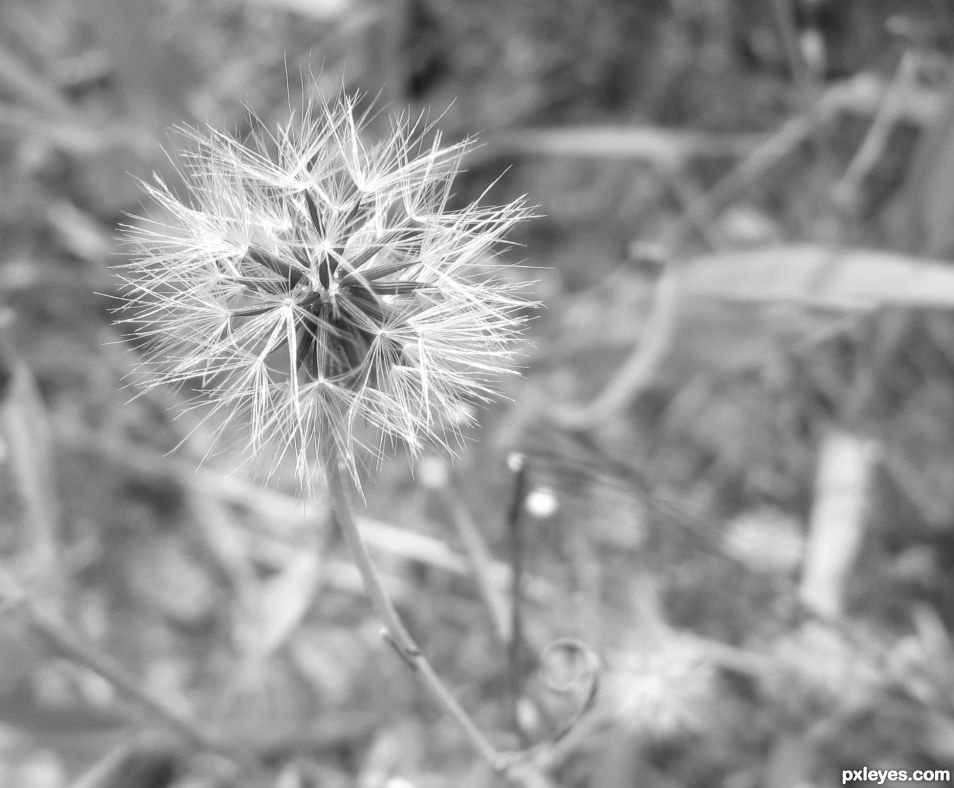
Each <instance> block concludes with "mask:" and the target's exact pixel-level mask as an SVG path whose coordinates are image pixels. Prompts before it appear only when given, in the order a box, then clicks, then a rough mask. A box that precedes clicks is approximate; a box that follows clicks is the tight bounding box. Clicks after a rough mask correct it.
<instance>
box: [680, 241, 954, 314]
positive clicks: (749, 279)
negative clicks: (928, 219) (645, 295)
mask: <svg viewBox="0 0 954 788" xmlns="http://www.w3.org/2000/svg"><path fill="white" fill-rule="evenodd" d="M686 269H687V270H686V273H685V274H684V276H683V280H682V282H683V287H684V289H685V292H686V294H695V295H700V296H708V297H712V298H718V299H725V300H729V301H747V302H757V303H769V302H777V303H789V304H796V305H804V306H808V307H818V308H825V309H836V310H841V309H848V310H852V309H875V308H881V307H903V308H909V309H938V308H940V309H951V308H954V271H952V270H951V267H950V266H949V265H947V264H946V263H944V262H942V261H939V260H927V259H921V258H917V257H912V256H909V255H905V254H895V253H891V252H879V251H874V250H869V249H832V248H829V247H825V246H814V245H811V244H796V245H791V246H783V247H768V248H764V249H756V250H753V251H747V252H727V253H724V254H719V255H713V256H709V257H702V258H697V259H696V260H693V261H691V262H689V263H687V264H686Z"/></svg>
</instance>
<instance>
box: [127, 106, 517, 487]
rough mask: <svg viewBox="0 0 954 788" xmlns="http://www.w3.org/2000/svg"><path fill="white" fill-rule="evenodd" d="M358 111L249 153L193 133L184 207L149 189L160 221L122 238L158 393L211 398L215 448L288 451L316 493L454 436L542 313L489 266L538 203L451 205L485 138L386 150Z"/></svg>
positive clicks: (336, 113)
mask: <svg viewBox="0 0 954 788" xmlns="http://www.w3.org/2000/svg"><path fill="white" fill-rule="evenodd" d="M355 103H356V99H354V98H347V97H344V98H340V99H338V100H336V101H334V102H325V101H323V100H315V101H314V103H312V104H311V105H310V106H308V107H306V108H305V111H304V112H303V113H301V115H300V116H299V117H298V118H293V120H292V121H291V122H290V123H289V124H288V125H287V126H285V127H282V128H279V129H278V130H277V132H274V133H270V132H267V131H265V130H264V129H263V128H262V127H261V124H260V123H257V122H256V131H255V132H254V133H252V134H251V135H250V136H249V137H248V139H246V140H243V141H239V140H237V139H234V138H232V137H230V136H228V135H226V134H223V133H220V132H218V131H216V130H214V129H208V130H205V131H196V130H192V131H191V132H190V136H191V137H192V139H193V142H194V149H193V150H192V151H191V152H189V153H186V154H183V160H184V162H185V165H184V166H183V167H182V175H183V180H184V181H185V183H186V193H185V196H184V197H180V196H177V195H176V194H175V193H174V192H173V190H172V189H171V188H170V187H168V186H167V185H166V184H165V183H164V182H163V181H162V180H161V179H159V178H158V177H156V179H155V181H154V183H152V184H147V185H146V189H147V191H148V193H149V195H150V196H151V198H152V199H153V200H154V201H155V203H157V207H158V208H159V214H158V216H157V217H155V218H137V221H136V222H135V223H134V224H132V225H131V226H129V227H127V228H126V238H127V240H128V241H129V242H130V244H131V245H132V247H133V254H132V262H130V263H128V264H127V265H125V266H122V267H121V269H120V276H121V277H122V278H123V280H124V291H123V297H124V299H125V304H124V306H123V310H124V314H123V320H122V322H124V323H126V324H127V325H130V326H132V327H133V329H134V333H135V334H136V335H138V336H139V337H140V338H141V339H145V340H146V350H145V355H144V361H143V364H142V369H141V371H142V372H144V373H145V376H144V380H145V382H146V385H149V386H154V385H166V384H175V385H184V384H187V383H188V384H189V385H190V386H192V387H197V388H199V389H202V390H203V392H202V394H203V396H202V397H200V398H199V400H201V401H211V404H212V408H211V411H208V410H207V412H208V413H209V414H210V415H213V414H217V419H216V424H217V427H216V440H217V441H220V440H221V438H222V436H223V435H225V434H226V431H228V432H229V433H233V434H235V435H239V436H241V441H242V445H244V447H245V449H246V450H247V452H248V453H249V454H250V455H251V456H253V457H255V458H257V459H259V460H261V459H262V458H263V457H267V458H268V460H266V461H265V464H266V465H267V466H268V467H267V468H266V471H268V470H270V469H272V468H275V467H277V465H278V463H279V461H280V459H281V455H284V454H286V453H290V454H291V455H292V456H293V457H294V459H295V462H296V468H297V474H298V477H299V479H300V480H301V482H302V484H303V486H304V488H305V489H310V488H311V487H312V486H313V484H314V483H315V482H316V481H317V479H318V478H320V474H321V468H322V466H323V464H324V463H325V462H327V461H328V460H329V459H330V458H336V459H338V460H340V461H343V462H344V463H345V465H346V466H347V467H348V468H349V470H350V471H351V472H352V474H353V475H354V476H355V479H356V480H357V465H358V459H359V458H360V457H361V456H372V457H374V456H380V455H381V452H382V451H383V449H384V448H385V446H386V445H387V444H389V443H392V442H395V441H398V442H403V443H404V444H405V445H406V446H407V447H408V449H409V450H410V452H411V453H412V454H417V453H418V452H419V451H420V450H421V448H422V447H423V446H424V445H425V444H428V443H432V444H433V443H436V444H438V445H444V446H446V445H449V444H450V443H451V442H454V441H455V440H456V439H458V438H459V436H460V429H461V427H462V426H463V425H464V424H466V423H467V422H468V421H470V420H471V419H472V418H473V415H472V413H473V409H472V407H471V405H472V404H473V403H474V402H480V401H486V400H488V399H490V398H491V397H493V395H494V385H495V380H496V379H497V378H498V377H499V375H500V374H501V373H503V372H506V371H510V369H511V361H512V356H513V355H514V352H515V346H514V340H515V339H516V338H517V335H518V333H519V330H520V328H521V326H522V323H523V321H524V319H525V318H524V316H525V315H526V314H527V307H528V306H530V304H528V302H527V301H526V300H525V299H523V298H521V297H520V295H519V294H518V292H517V289H518V288H517V287H516V286H515V285H514V284H513V283H512V282H511V281H509V280H508V279H507V278H506V277H502V276H501V275H500V273H501V266H500V264H499V263H496V262H495V260H494V257H493V254H494V251H495V249H496V248H497V247H498V246H499V244H500V243H501V242H502V241H503V238H504V235H505V233H506V232H507V230H508V229H509V228H510V227H511V226H512V225H513V224H514V223H516V222H517V221H519V220H521V219H523V218H525V217H526V216H527V215H528V208H527V206H526V204H525V203H524V202H523V201H522V200H518V201H515V202H512V203H510V204H508V205H505V206H502V207H483V206H481V205H479V204H477V203H474V204H471V205H469V206H467V207H465V208H463V209H458V210H451V209H449V208H448V201H449V199H450V196H451V186H452V182H453V179H454V177H455V175H456V174H457V172H458V170H459V167H460V161H461V156H462V155H463V154H464V153H465V152H466V151H467V150H468V148H469V147H470V143H469V142H464V143H459V144H454V145H447V146H445V145H442V144H441V139H440V135H439V134H431V132H432V129H431V128H430V127H429V126H427V125H426V124H425V123H424V121H423V119H422V118H418V119H416V120H414V119H411V118H410V117H408V116H400V117H395V118H393V119H392V125H391V133H390V135H388V136H387V138H386V139H384V140H383V141H381V142H378V143H375V144H370V143H368V142H367V141H366V140H365V139H364V134H363V132H362V124H361V121H360V120H356V118H355ZM425 136H430V137H431V139H432V142H430V144H428V143H425V141H424V138H425ZM272 450H273V451H274V453H273V451H272ZM259 464H261V463H259Z"/></svg>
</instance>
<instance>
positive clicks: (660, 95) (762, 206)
mask: <svg viewBox="0 0 954 788" xmlns="http://www.w3.org/2000/svg"><path fill="white" fill-rule="evenodd" d="M952 47H954V7H952V6H951V4H950V3H948V2H945V0H837V1H836V0H761V1H760V0H551V1H550V2H543V1H542V0H509V1H508V2H504V1H503V0H488V2H483V3H477V2H463V1H462V0H457V2H455V1H454V0H387V2H385V1H384V0H207V1H206V2H203V3H189V2H184V0H164V1H163V2H155V0H152V1H150V0H84V2H80V3H72V2H68V1H67V0H6V2H4V3H3V4H2V5H0V184H2V191H0V239H2V243H0V310H2V312H0V397H2V399H0V437H2V441H0V554H2V561H3V564H2V565H3V572H2V573H0V581H2V582H0V593H2V596H3V599H4V603H3V607H2V608H0V784H2V785H10V786H17V788H63V787H65V786H71V787H72V788H163V787H164V786H175V788H187V787H188V788H211V787H212V786H217V787H222V788H224V787H225V786H245V785H270V786H272V785H273V786H276V788H292V787H293V786H349V785H360V786H368V787H369V788H370V787H371V786H391V788H398V787H399V786H408V785H411V786H445V785H461V786H475V787H476V786H490V785H497V784H501V785H502V784H507V778H504V777H500V776H494V775H492V774H491V773H490V772H489V771H488V769H487V768H486V766H484V765H482V764H479V763H478V764H475V763H474V758H473V757H472V755H471V753H470V752H469V751H468V750H467V748H466V746H465V745H464V744H463V742H462V741H461V739H460V737H459V735H458V733H457V731H456V730H455V729H454V728H453V727H452V726H450V725H449V724H448V723H447V721H446V720H443V719H441V718H440V717H439V716H438V715H437V713H436V712H435V710H434V709H433V708H431V707H430V705H429V704H428V703H427V702H426V700H424V699H423V698H422V697H421V696H420V695H419V694H418V692H417V691H416V687H415V682H414V680H413V677H412V676H410V675H408V674H407V671H406V667H405V666H404V665H403V664H402V663H401V661H400V660H399V659H397V658H396V657H394V655H392V654H391V653H390V652H389V651H388V650H387V649H386V648H383V647H382V646H381V643H380V641H379V638H378V634H377V631H378V625H377V623H376V622H375V621H374V620H373V619H372V618H371V617H370V615H369V613H368V610H367V606H366V603H365V602H364V600H363V597H362V594H361V591H360V586H359V582H358V578H357V575H356V573H355V572H354V571H353V570H352V569H351V567H350V565H349V563H348V561H347V556H346V554H345V552H344V550H343V549H342V546H341V545H339V544H338V543H337V541H336V538H335V534H334V532H333V530H332V529H330V528H329V523H328V516H327V514H326V513H325V511H324V507H323V506H322V505H321V503H320V502H319V503H317V504H309V505H307V506H306V505H305V504H303V503H302V502H301V501H300V500H298V498H297V496H296V492H295V490H294V489H292V488H291V487H282V486H281V485H279V486H278V487H276V488H273V489H268V490H265V489H261V488H258V487H256V486H255V484H254V483H253V482H250V481H248V480H246V479H245V478H244V475H243V471H241V470H238V471H237V470H235V469H234V467H233V464H231V463H230V462H229V459H230V458H228V457H217V458H212V459H210V460H209V461H208V462H206V463H205V464H204V465H203V466H202V468H201V469H200V470H199V471H196V470H195V467H196V465H197V464H198V462H199V460H200V459H201V458H202V457H203V456H204V454H205V451H206V449H205V444H204V440H203V429H204V428H201V427H200V428H198V429H195V427H196V424H195V423H194V422H190V419H189V417H184V418H180V419H178V420H174V419H173V418H172V417H171V415H170V413H169V411H168V410H167V409H168V408H169V407H170V406H171V405H174V404H175V402H176V400H177V398H179V397H180V396H182V395H180V394H177V393H175V392H169V393H168V394H167V395H166V396H164V397H157V396H155V395H150V396H145V397H139V398H136V399H133V401H129V400H130V398H131V397H133V395H134V394H135V389H134V388H129V387H124V383H123V378H124V376H125V375H126V374H127V372H128V370H129V367H130V363H131V361H132V358H133V356H134V354H135V352H136V351H135V348H132V347H129V346H127V345H125V344H124V343H123V342H122V341H121V338H120V337H119V336H118V334H117V332H116V329H115V328H113V327H112V326H111V317H110V313H109V309H110V306H111V297H112V296H113V295H115V292H116V282H115V280H114V278H113V277H112V275H111V274H110V270H109V269H110V266H111V265H113V264H115V263H116V262H118V261H119V260H121V254H122V250H121V249H120V248H119V247H118V245H117V243H116V241H115V236H116V233H117V229H116V228H117V225H118V224H119V223H122V222H123V221H128V219H127V218H126V217H127V215H128V214H130V213H131V214H136V213H137V212H141V211H142V210H144V208H143V206H142V205H141V204H140V200H141V197H140V189H139V186H138V185H137V183H136V181H135V177H148V176H149V174H150V173H151V172H152V171H158V172H160V173H162V174H163V175H164V176H166V177H175V175H174V171H173V169H172V167H171V165H170V163H169V160H168V159H167V158H166V156H165V155H164V154H163V152H162V150H161V148H160V146H163V145H164V146H165V147H166V148H168V149H174V148H175V146H176V145H177V144H178V143H177V140H176V136H175V133H173V134H172V136H171V138H170V136H168V131H167V130H168V129H169V127H170V126H173V125H175V124H192V123H198V124H204V123H209V124H212V125H215V126H217V127H220V128H225V129H229V130H234V131H236V132H238V133H241V132H242V130H243V129H244V128H246V127H247V123H248V118H247V109H246V108H250V109H252V110H253V111H254V112H255V113H257V114H258V115H260V116H262V117H263V118H265V119H266V121H267V122H269V123H277V122H280V121H281V120H282V119H283V118H285V117H287V115H288V111H289V106H295V105H296V104H298V103H300V97H299V96H298V95H297V94H298V93H300V91H301V87H300V85H301V84H302V79H301V75H302V74H307V73H310V72H313V73H316V74H319V75H320V76H319V82H320V84H321V85H322V87H323V88H324V89H326V90H327V91H328V93H329V94H331V93H333V92H334V91H335V90H337V89H338V88H339V87H340V86H341V85H342V84H344V85H345V86H347V88H348V89H349V90H361V91H364V92H365V93H367V94H369V95H370V96H377V97H378V100H379V101H380V102H383V103H387V104H390V105H391V106H392V107H395V108H403V107H405V106H408V105H409V106H411V107H412V108H414V109H415V110H422V109H430V110H431V113H432V116H435V117H436V116H438V115H440V116H441V121H440V126H441V128H442V129H443V130H444V132H445V135H446V137H447V138H448V139H459V138H462V137H465V136H468V135H471V134H474V133H478V134H480V137H481V140H482V142H483V145H482V147H481V148H479V149H478V150H477V151H476V153H475V154H473V155H472V156H471V157H470V159H469V161H468V173H467V174H466V176H465V177H463V178H462V179H461V181H460V182H459V184H458V187H459V188H458V198H459V199H460V200H461V201H465V200H468V199H472V198H473V197H474V196H476V195H477V194H479V193H480V192H481V191H482V189H483V188H484V186H485V185H486V183H487V182H489V181H490V180H492V179H494V178H495V177H496V176H497V175H498V174H499V173H500V172H502V171H505V174H504V175H503V176H502V177H501V178H500V180H499V181H497V182H496V184H495V186H494V188H493V189H492V190H491V193H490V195H489V199H491V200H496V201H504V200H507V199H511V198H513V197H514V196H516V195H518V194H521V193H527V194H529V195H530V198H531V199H532V200H533V201H534V202H536V203H538V204H539V206H540V214H541V217H540V218H538V219H536V220H534V221H533V222H530V223H528V224H527V225H526V226H525V227H523V228H521V229H520V230H518V231H517V233H516V236H517V240H519V241H520V242H521V243H522V244H523V248H520V249H518V250H516V252H515V254H516V255H517V256H518V257H520V258H523V259H524V261H525V263H526V266H525V267H523V268H518V269H515V270H514V271H513V275H514V276H519V277H522V278H524V279H526V280H528V281H532V285H531V289H532V292H533V293H534V295H535V296H536V297H539V298H541V299H542V300H544V301H545V302H546V304H547V309H546V310H545V312H544V313H543V314H541V315H540V316H539V317H538V318H537V319H536V320H535V321H534V323H533V325H532V329H531V333H532V335H533V337H532V338H533V343H534V346H533V349H532V350H531V351H530V352H529V353H528V354H527V357H526V360H525V365H526V369H525V372H526V374H525V376H524V377H523V378H522V379H521V380H519V381H513V382H509V383H508V384H507V392H506V393H507V395H508V397H509V401H508V402H507V403H506V404H505V405H501V406H498V407H495V408H494V409H492V410H491V411H490V412H488V413H484V414H481V423H482V428H481V429H480V430H479V431H475V435H474V437H475V438H477V440H476V441H474V442H472V443H471V444H469V445H468V446H467V447H466V448H465V449H464V450H462V452H461V456H460V458H459V459H458V461H457V462H456V463H455V465H454V466H453V467H451V466H450V465H449V464H448V463H447V461H446V458H438V457H428V458H425V460H424V461H423V462H422V463H421V464H420V465H419V466H418V467H417V468H416V469H411V468H409V467H408V465H407V463H406V462H405V461H404V458H402V457H398V458H396V459H395V460H394V462H389V463H387V464H386V465H385V467H384V468H383V469H382V470H381V473H380V481H379V483H377V484H376V485H375V486H374V487H373V489H371V490H370V491H369V495H368V506H367V514H366V517H365V518H364V523H363V525H364V529H365V533H366V534H367V537H368V540H369V542H370V543H371V545H372V547H373V549H374V550H375V554H376V556H377V557H378V560H379V562H380V564H381V567H382V569H383V571H384V573H385V576H386V579H387V581H388V583H389V586H390V587H391V588H392V590H393V592H394V594H395V596H396V598H397V599H398V601H399V604H400V606H401V608H402V610H403V611H404V613H405V614H406V615H407V616H408V619H409V621H410V624H411V627H412V629H413V630H414V632H415V634H416V636H417V637H418V639H419V641H420V642H421V643H422V645H423V646H424V648H425V650H426V651H427V653H428V655H429V656H430V658H431V659H432V662H433V663H434V664H435V666H436V667H437V669H438V671H439V672H440V673H441V674H442V675H444V676H445V677H446V678H447V680H448V681H449V683H450V684H451V685H452V686H454V687H455V689H456V690H457V691H458V693H459V696H460V698H461V701H462V702H463V704H464V705H465V706H466V707H467V708H468V709H469V710H470V711H471V712H472V714H473V716H474V718H475V719H476V720H477V722H478V723H479V724H480V725H481V726H482V727H483V728H484V729H485V730H487V731H489V732H490V733H491V736H492V738H493V739H494V740H495V741H496V742H497V743H499V744H500V745H501V746H502V747H510V748H518V747H522V746H528V745H532V744H536V743H543V742H547V741H549V740H550V738H551V737H552V736H553V735H554V734H555V733H557V732H558V731H560V730H561V729H562V728H563V727H564V726H565V725H566V724H567V723H568V722H569V721H570V720H572V719H573V717H574V714H575V711H576V710H577V709H578V707H579V705H580V703H581V695H585V694H586V692H585V690H586V687H582V688H581V686H582V685H586V684H587V680H586V678H587V677H586V676H577V675H576V673H577V672H579V671H582V672H584V673H585V672H586V671H585V670H583V668H581V666H580V665H579V664H577V663H578V662H579V659H580V658H581V655H582V654H583V652H582V651H581V650H580V649H579V648H576V647H574V648H556V649H552V648H551V649H550V650H546V647H547V645H548V644H550V643H553V642H556V641H559V639H561V638H574V639H579V641H582V642H584V643H586V644H587V646H588V648H589V649H592V651H593V653H594V654H597V655H599V658H600V661H601V668H600V671H599V687H598V691H597V693H596V696H595V699H594V700H593V702H592V704H591V705H590V706H589V707H588V708H587V710H586V711H585V713H584V714H583V715H582V717H581V719H580V720H579V721H578V722H577V723H576V724H575V725H574V726H573V728H572V730H571V731H570V732H569V734H567V735H566V736H564V737H563V738H561V739H560V740H559V741H558V742H556V743H553V744H548V745H546V746H544V747H543V748H542V749H540V750H539V751H538V752H537V753H536V755H535V757H534V758H533V762H532V768H528V770H527V771H526V773H520V774H514V775H511V777H510V778H509V782H510V784H522V785H529V786H548V785H552V786H556V785H560V786H581V787H582V786H593V787H594V788H617V787H619V788H625V786H650V787H651V788H657V787H660V788H667V787H668V786H711V785H720V786H731V787H732V788H748V787H749V786H751V788H756V786H769V787H770V788H786V787H787V786H796V785H802V786H806V785H813V786H829V785H838V784H840V775H841V771H842V770H843V769H858V768H861V767H862V766H868V767H869V768H895V769H909V770H912V771H913V770H914V769H932V768H954V646H952V640H951V637H952V635H951V633H952V630H954V581H952V579H951V578H952V572H951V569H952V564H954V485H952V484H951V479H954V452H952V448H954V319H952V314H951V309H952V307H954V272H952V269H951V266H950V262H949V261H950V258H951V253H952V251H954V88H952V82H951V68H952V52H954V49H952ZM385 117H386V116H384V115H382V116H381V119H382V123H383V122H384V120H385ZM384 130H386V124H384V125H382V126H381V129H379V131H384ZM134 176H135V177H134ZM176 447H178V448H176ZM173 449H176V450H175V451H172V450H173ZM508 455H509V456H510V457H511V464H510V465H509V466H508V465H507V463H506V459H507V457H508ZM515 577H516V578H517V579H516V582H514V578H515ZM561 642H563V643H564V644H566V643H571V642H576V641H575V640H574V641H561ZM541 655H542V656H541ZM561 657H562V658H561ZM584 661H585V660H584ZM584 667H585V666H584ZM576 679H579V680H578V681H577V680H576ZM554 684H565V685H566V686H564V687H563V689H564V690H565V691H564V692H562V693H561V692H557V691H556V688H555V687H554V686H553V685H554ZM938 784H940V782H939V783H938Z"/></svg>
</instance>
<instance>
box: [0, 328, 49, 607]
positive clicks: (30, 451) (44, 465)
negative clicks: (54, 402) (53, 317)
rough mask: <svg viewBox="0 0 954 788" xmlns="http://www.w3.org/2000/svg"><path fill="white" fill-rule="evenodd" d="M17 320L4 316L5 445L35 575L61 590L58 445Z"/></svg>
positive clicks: (0, 362)
mask: <svg viewBox="0 0 954 788" xmlns="http://www.w3.org/2000/svg"><path fill="white" fill-rule="evenodd" d="M11 321H12V313H10V312H9V311H5V312H3V313H0V443H2V444H3V447H4V449H5V452H4V453H5V455H6V456H5V458H3V460H5V462H6V463H9V468H10V473H11V476H12V479H13V484H14V488H15V492H16V494H18V495H19V497H20V499H21V502H22V506H23V510H24V514H25V516H26V529H27V533H28V538H27V539H26V540H25V542H26V544H28V545H29V550H30V552H31V556H30V560H29V562H28V565H29V567H30V568H29V571H30V572H32V573H33V574H34V578H33V580H34V582H35V581H36V580H39V581H40V586H41V587H42V586H43V585H47V586H49V585H50V584H52V585H55V584H56V580H57V578H58V575H59V518H60V512H59V502H58V499H57V489H56V472H55V469H54V463H53V445H52V438H51V434H50V427H49V419H48V417H47V413H46V408H45V406H44V404H43V401H42V399H41V397H40V392H39V390H38V389H37V386H36V383H35V381H34V380H33V377H32V375H31V374H30V371H29V369H28V368H27V366H26V364H25V363H24V362H23V361H22V360H21V359H20V358H19V357H18V356H17V354H16V352H15V350H14V348H13V343H12V339H11V338H10V337H9V332H8V330H7V325H9V323H10V322H11ZM3 460H0V462H2V461H3ZM0 467H2V465H0ZM50 590H52V589H50Z"/></svg>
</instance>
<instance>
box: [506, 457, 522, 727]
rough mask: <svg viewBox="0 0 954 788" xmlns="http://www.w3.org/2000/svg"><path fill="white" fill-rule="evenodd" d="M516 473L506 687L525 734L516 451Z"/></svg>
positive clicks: (514, 460)
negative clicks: (521, 685) (521, 691)
mask: <svg viewBox="0 0 954 788" xmlns="http://www.w3.org/2000/svg"><path fill="white" fill-rule="evenodd" d="M507 465H508V466H509V468H510V470H511V473H512V474H513V483H512V488H511V491H510V503H509V505H508V507H507V536H508V539H509V540H510V642H509V643H508V644H507V691H508V695H509V697H510V706H511V709H510V711H511V718H512V722H513V726H514V730H516V731H517V733H518V734H520V735H521V736H523V735H524V732H523V727H522V725H521V724H520V713H519V709H520V684H521V680H520V679H521V676H520V647H521V645H522V643H523V593H522V592H523V583H522V580H523V548H524V545H523V531H522V529H521V525H522V522H521V517H520V513H521V511H522V509H523V499H524V497H525V495H526V486H527V459H526V457H525V456H524V455H522V454H520V453H518V452H514V453H513V454H511V455H510V456H509V457H508V458H507Z"/></svg>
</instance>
